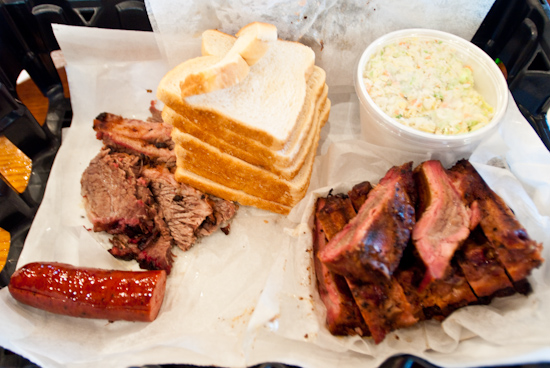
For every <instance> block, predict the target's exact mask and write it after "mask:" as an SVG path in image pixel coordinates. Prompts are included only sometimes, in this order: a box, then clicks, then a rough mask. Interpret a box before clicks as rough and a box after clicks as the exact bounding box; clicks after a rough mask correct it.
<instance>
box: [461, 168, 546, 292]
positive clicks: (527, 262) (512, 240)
mask: <svg viewBox="0 0 550 368" xmlns="http://www.w3.org/2000/svg"><path fill="white" fill-rule="evenodd" d="M451 171H453V172H454V173H455V174H458V175H462V178H463V179H462V180H461V183H462V185H461V189H462V190H463V191H465V192H466V193H465V194H464V196H465V197H468V198H470V199H471V201H472V202H474V201H475V202H477V204H478V206H479V211H480V213H481V220H480V226H481V228H482V230H483V233H484V234H485V236H486V237H487V239H488V240H489V241H490V242H491V244H492V245H493V247H494V249H495V251H496V254H497V255H498V258H499V260H500V262H501V263H502V264H503V265H504V268H505V269H506V272H507V273H508V275H509V276H510V278H511V279H512V282H514V283H518V282H522V280H524V279H525V278H526V277H527V276H529V275H530V274H531V271H532V270H533V269H535V268H537V267H539V266H540V265H541V264H542V261H543V258H542V256H541V249H542V244H541V243H537V242H536V241H534V240H532V239H531V238H530V237H529V235H528V234H527V231H526V230H525V228H524V227H523V226H522V225H521V224H520V223H519V221H518V220H517V219H516V217H515V215H514V213H513V212H512V210H510V208H509V207H508V206H507V205H506V203H505V202H504V200H503V199H502V198H501V197H500V196H499V195H498V194H496V193H495V192H494V191H493V190H492V189H491V188H489V186H488V185H487V184H486V183H485V181H484V180H483V178H482V177H481V176H480V175H479V173H478V172H477V171H476V170H475V168H474V167H473V166H472V164H471V163H470V162H468V161H466V160H462V161H459V162H458V163H457V164H456V165H455V166H453V167H452V168H451Z"/></svg>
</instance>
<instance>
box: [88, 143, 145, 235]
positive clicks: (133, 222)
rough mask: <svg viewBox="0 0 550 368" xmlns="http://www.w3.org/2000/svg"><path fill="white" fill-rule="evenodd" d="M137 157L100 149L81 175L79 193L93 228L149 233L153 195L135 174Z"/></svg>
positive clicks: (114, 231) (119, 231) (137, 170)
mask: <svg viewBox="0 0 550 368" xmlns="http://www.w3.org/2000/svg"><path fill="white" fill-rule="evenodd" d="M139 169H140V160H139V158H138V157H136V156H132V155H128V154H125V153H112V152H111V151H110V150H109V149H102V150H101V151H100V153H99V154H98V155H97V156H96V157H95V158H94V159H93V160H92V161H91V162H90V165H89V166H88V167H87V168H86V170H85V171H84V173H83V174H82V178H81V194H82V197H83V198H84V205H85V208H86V213H87V215H88V218H89V220H90V221H91V223H92V224H93V229H94V231H106V232H108V233H111V234H120V233H125V232H140V233H150V231H151V229H152V228H153V226H154V225H153V221H152V218H151V215H150V213H149V209H150V205H151V204H152V203H153V197H152V194H151V192H150V191H149V189H148V188H147V183H146V182H145V181H144V180H141V179H140V178H139V177H138V173H139Z"/></svg>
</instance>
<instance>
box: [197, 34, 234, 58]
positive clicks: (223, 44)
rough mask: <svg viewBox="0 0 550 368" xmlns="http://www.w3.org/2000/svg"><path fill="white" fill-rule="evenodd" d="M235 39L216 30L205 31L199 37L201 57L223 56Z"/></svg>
mask: <svg viewBox="0 0 550 368" xmlns="http://www.w3.org/2000/svg"><path fill="white" fill-rule="evenodd" d="M236 40H237V38H235V37H234V36H231V35H229V34H227V33H225V32H221V31H218V30H217V29H207V30H206V31H204V32H203V33H202V37H201V53H202V56H221V57H223V56H225V54H227V53H228V52H229V50H231V48H232V47H233V44H234V43H235V41H236Z"/></svg>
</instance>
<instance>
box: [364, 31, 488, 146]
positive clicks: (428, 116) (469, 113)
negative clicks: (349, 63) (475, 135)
mask: <svg viewBox="0 0 550 368" xmlns="http://www.w3.org/2000/svg"><path fill="white" fill-rule="evenodd" d="M363 81H364V83H365V87H366V89H367V92H368V94H369V95H370V97H371V98H372V99H373V101H374V102H375V103H376V105H378V107H380V108H381V109H382V110H383V111H384V112H385V113H386V114H387V115H389V116H390V117H392V118H393V119H395V120H396V121H398V122H399V123H401V124H404V125H406V126H409V127H411V128H415V129H418V130H421V131H424V132H430V133H434V134H446V135H453V134H461V133H468V132H471V131H474V130H477V129H479V128H481V127H483V126H485V125H487V124H488V123H489V121H490V120H491V118H492V117H493V114H494V112H493V108H492V107H491V106H490V105H489V104H488V103H487V102H486V101H485V100H484V98H483V96H481V95H480V94H479V93H478V92H477V91H476V90H475V89H474V78H473V72H472V70H471V68H470V67H469V66H467V65H465V64H464V62H463V61H462V60H461V58H460V57H459V55H458V53H457V51H456V50H455V49H454V48H453V47H452V46H451V45H449V44H448V43H446V42H444V41H440V40H435V39H420V38H417V37H411V38H407V39H403V40H400V41H399V42H395V43H392V44H390V45H387V46H385V47H383V48H382V49H381V50H379V51H378V52H377V53H375V54H374V55H373V56H372V57H371V59H370V60H369V61H368V62H367V64H366V66H365V69H364V71H363Z"/></svg>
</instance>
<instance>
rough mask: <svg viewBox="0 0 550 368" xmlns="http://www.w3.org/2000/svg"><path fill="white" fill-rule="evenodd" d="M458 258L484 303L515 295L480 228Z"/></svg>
mask: <svg viewBox="0 0 550 368" xmlns="http://www.w3.org/2000/svg"><path fill="white" fill-rule="evenodd" d="M456 258H457V261H458V264H459V265H460V267H461V268H462V272H463V273H464V276H465V277H466V280H468V284H470V286H471V287H472V290H473V291H474V293H475V294H476V296H477V297H478V298H480V300H481V301H482V302H483V301H484V300H487V301H489V300H491V299H492V297H494V296H507V295H511V294H513V293H514V288H513V286H512V283H511V282H510V280H509V279H508V276H506V272H505V271H504V267H502V264H501V263H500V261H499V260H498V257H497V255H496V252H495V250H494V248H493V246H492V244H491V243H490V242H489V240H488V239H487V237H485V234H483V231H482V230H481V229H480V228H479V227H478V228H476V229H475V230H474V231H472V233H471V234H470V236H469V237H468V239H466V241H465V242H464V244H463V245H462V247H461V248H460V249H459V251H458V252H457V255H456Z"/></svg>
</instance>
